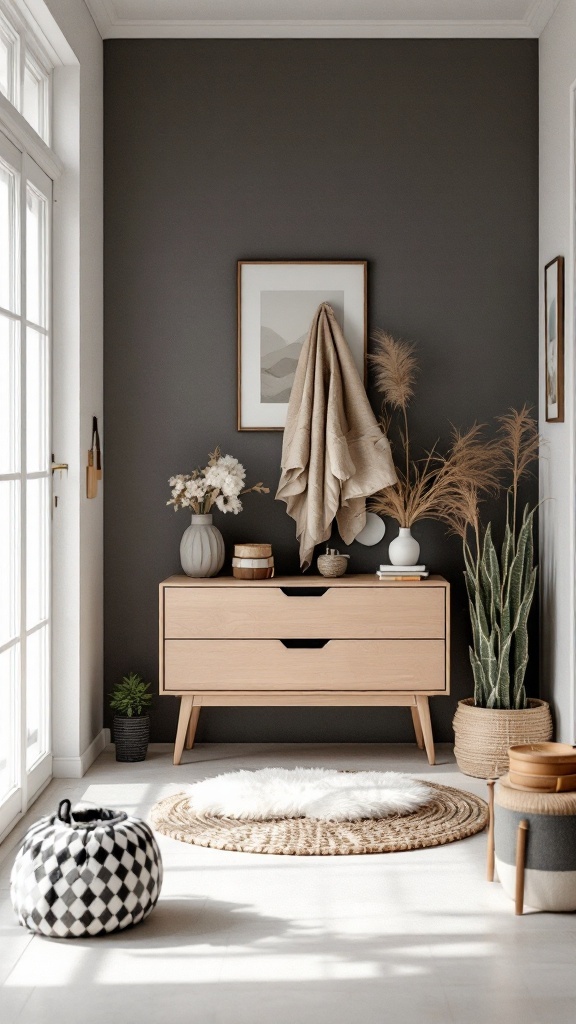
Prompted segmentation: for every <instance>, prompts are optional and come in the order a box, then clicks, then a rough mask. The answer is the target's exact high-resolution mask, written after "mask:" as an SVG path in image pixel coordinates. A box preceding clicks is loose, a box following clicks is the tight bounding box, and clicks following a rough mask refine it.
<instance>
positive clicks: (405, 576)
mask: <svg viewBox="0 0 576 1024" xmlns="http://www.w3.org/2000/svg"><path fill="white" fill-rule="evenodd" d="M376 575H377V577H378V579H380V580H387V582H389V583H390V582H396V583H398V582H399V581H400V580H404V581H406V580H423V579H426V577H427V576H428V575H429V573H428V570H427V569H426V566H425V565H381V566H380V568H379V569H378V570H377V571H376Z"/></svg>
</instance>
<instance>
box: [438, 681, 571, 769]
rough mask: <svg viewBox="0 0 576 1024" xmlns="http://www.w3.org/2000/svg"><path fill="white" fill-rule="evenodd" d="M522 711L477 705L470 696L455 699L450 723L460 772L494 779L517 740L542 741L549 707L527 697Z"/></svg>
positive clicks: (545, 736)
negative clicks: (456, 701) (464, 698)
mask: <svg viewBox="0 0 576 1024" xmlns="http://www.w3.org/2000/svg"><path fill="white" fill-rule="evenodd" d="M528 705H529V706H528V707H527V708H526V709H525V710H524V711H500V710H496V709H495V708H480V707H476V706H475V704H474V699H473V698H472V697H469V698H468V699H467V700H461V701H458V707H457V709H456V714H455V715H454V721H453V723H452V725H453V727H454V735H455V743H454V754H455V757H456V763H457V764H458V767H459V769H460V771H461V772H464V775H473V776H474V777H475V778H477V779H497V778H500V776H501V775H505V774H506V772H507V771H508V768H509V764H508V748H509V747H512V746H516V744H518V743H542V742H544V741H545V740H549V739H551V737H552V716H551V714H550V707H549V705H548V704H547V703H546V701H543V700H536V699H535V698H530V699H529V700H528Z"/></svg>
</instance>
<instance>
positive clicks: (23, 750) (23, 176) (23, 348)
mask: <svg viewBox="0 0 576 1024" xmlns="http://www.w3.org/2000/svg"><path fill="white" fill-rule="evenodd" d="M20 63H21V66H22V67H23V66H24V61H23V60H21V62H20ZM27 179H28V158H27V156H26V153H23V154H22V169H21V172H20V373H21V377H20V380H21V391H20V394H21V399H20V401H21V405H20V472H21V480H22V482H21V485H20V486H21V493H20V716H21V717H20V785H21V787H22V810H23V811H26V810H27V808H28V777H27V771H26V754H27V744H26V726H27V714H26V654H27V652H26V623H27V618H26V615H27V609H26V599H27V593H26V590H27V588H26V502H27V497H28V495H27V490H28V488H27V486H26V481H27V469H28V466H27V445H26V420H27V416H26V354H27V338H26V183H27Z"/></svg>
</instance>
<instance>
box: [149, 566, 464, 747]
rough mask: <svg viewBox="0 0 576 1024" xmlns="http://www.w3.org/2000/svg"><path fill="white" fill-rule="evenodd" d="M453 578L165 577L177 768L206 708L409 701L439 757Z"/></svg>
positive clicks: (421, 739)
mask: <svg viewBox="0 0 576 1024" xmlns="http://www.w3.org/2000/svg"><path fill="white" fill-rule="evenodd" d="M449 597H450V594H449V584H448V583H447V582H446V580H444V579H442V577H441V576H430V577H429V578H428V579H426V580H421V581H419V582H418V581H415V582H403V581H401V582H399V583H385V582H380V581H379V580H378V579H377V577H376V576H375V575H370V576H341V577H339V578H337V579H325V578H324V577H323V576H290V577H288V576H286V577H278V576H277V577H275V578H273V579H270V580H236V579H233V578H232V577H227V576H217V577H214V578H212V579H193V578H191V577H189V576H171V577H170V579H167V580H165V581H164V582H163V583H161V584H160V693H161V694H170V695H172V696H177V697H180V698H181V702H180V715H179V719H178V729H177V733H176V743H175V747H174V764H179V763H180V759H181V757H182V751H183V749H184V747H186V749H190V748H191V747H192V746H193V743H194V734H195V732H196V726H197V724H198V717H199V714H200V709H201V708H202V707H222V706H247V705H250V706H258V705H260V706H267V705H270V706H272V705H275V706H278V705H280V706H300V705H302V706H305V705H308V706H312V705H318V706H325V707H327V706H335V705H341V706H353V705H354V706H358V705H367V706H370V707H377V706H378V707H380V706H391V707H409V708H410V709H411V712H412V719H413V724H414V731H415V734H416V742H417V743H418V746H419V747H420V748H421V749H423V748H424V747H426V753H427V755H428V760H429V762H430V764H434V741H433V737H432V727H431V724H430V709H429V706H428V698H429V697H431V696H434V695H436V694H446V693H448V692H449V664H450V658H449V655H450V652H449V637H450V611H449V609H450V601H449Z"/></svg>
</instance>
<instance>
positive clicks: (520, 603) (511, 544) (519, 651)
mask: <svg viewBox="0 0 576 1024" xmlns="http://www.w3.org/2000/svg"><path fill="white" fill-rule="evenodd" d="M534 513H535V509H532V510H530V509H529V506H528V505H527V506H526V508H525V509H524V514H523V516H522V523H521V524H520V526H519V529H518V530H515V529H514V526H513V525H511V523H510V518H509V517H508V521H507V523H506V531H505V535H504V542H503V544H502V549H501V552H500V556H499V555H498V552H497V551H496V548H495V546H494V541H493V539H492V529H491V524H488V527H487V528H486V532H485V534H484V541H483V544H482V547H481V550H480V551H479V552H478V554H477V556H476V558H473V557H472V556H471V552H470V549H469V548H468V547H467V546H466V547H465V548H464V557H465V562H466V571H465V578H466V588H467V591H468V600H469V604H470V622H471V624H472V637H473V644H472V647H470V661H471V664H472V671H473V673H474V703H475V704H478V705H480V706H481V707H486V708H516V709H518V708H526V707H527V706H528V702H527V698H526V690H525V688H524V676H525V674H526V666H527V664H528V615H529V614H530V608H531V607H532V601H533V598H534V591H535V588H536V574H537V569H536V567H535V566H534V564H533V559H534V539H533V524H534Z"/></svg>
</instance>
